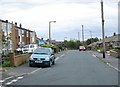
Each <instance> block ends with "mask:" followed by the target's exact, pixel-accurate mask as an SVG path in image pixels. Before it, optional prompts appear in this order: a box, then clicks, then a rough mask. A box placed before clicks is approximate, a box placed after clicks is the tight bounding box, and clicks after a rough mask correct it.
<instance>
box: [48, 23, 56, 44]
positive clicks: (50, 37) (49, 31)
mask: <svg viewBox="0 0 120 87" xmlns="http://www.w3.org/2000/svg"><path fill="white" fill-rule="evenodd" d="M55 22H56V21H49V44H51V23H55Z"/></svg>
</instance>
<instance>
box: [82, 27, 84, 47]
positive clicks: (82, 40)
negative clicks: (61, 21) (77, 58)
mask: <svg viewBox="0 0 120 87" xmlns="http://www.w3.org/2000/svg"><path fill="white" fill-rule="evenodd" d="M83 27H84V26H83V25H82V41H83V45H84V30H83Z"/></svg>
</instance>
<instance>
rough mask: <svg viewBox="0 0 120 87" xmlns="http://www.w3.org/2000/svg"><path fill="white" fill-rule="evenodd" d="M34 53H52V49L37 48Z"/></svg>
mask: <svg viewBox="0 0 120 87" xmlns="http://www.w3.org/2000/svg"><path fill="white" fill-rule="evenodd" d="M33 54H47V55H48V54H50V50H49V49H47V48H37V49H36V50H35V51H34V52H33Z"/></svg>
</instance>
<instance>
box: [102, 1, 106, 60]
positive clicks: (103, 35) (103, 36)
mask: <svg viewBox="0 0 120 87" xmlns="http://www.w3.org/2000/svg"><path fill="white" fill-rule="evenodd" d="M101 15H102V16H101V17H102V38H103V58H105V34H104V12H103V0H101Z"/></svg>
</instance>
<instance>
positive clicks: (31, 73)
mask: <svg viewBox="0 0 120 87" xmlns="http://www.w3.org/2000/svg"><path fill="white" fill-rule="evenodd" d="M41 69H42V68H39V69H36V70H34V71H32V72H30V73H28V74H33V73H35V72H37V71H38V70H41Z"/></svg>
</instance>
